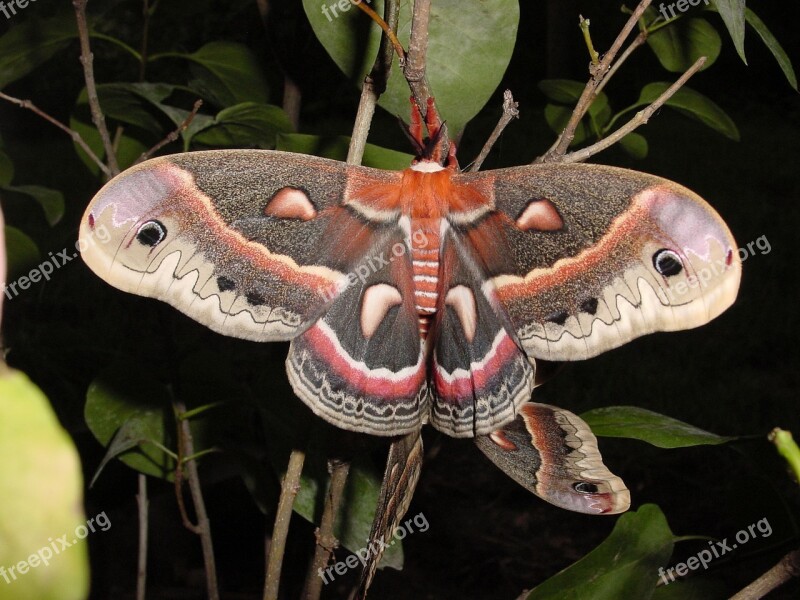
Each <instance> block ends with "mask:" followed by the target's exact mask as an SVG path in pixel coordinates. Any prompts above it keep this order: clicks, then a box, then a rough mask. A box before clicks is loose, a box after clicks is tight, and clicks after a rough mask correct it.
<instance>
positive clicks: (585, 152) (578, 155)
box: [557, 56, 706, 163]
mask: <svg viewBox="0 0 800 600" xmlns="http://www.w3.org/2000/svg"><path fill="white" fill-rule="evenodd" d="M705 62H706V57H705V56H701V57H700V58H698V59H697V61H696V62H695V63H694V64H693V65H692V66H691V67H690V68H689V70H687V71H686V72H685V73H684V74H683V75H681V76H680V77H679V78H678V80H677V81H676V82H675V83H673V84H672V85H671V86H669V88H667V89H666V90H665V91H664V93H663V94H661V95H660V96H659V97H658V98H656V101H655V102H653V103H652V104H651V105H650V106H648V107H647V108H645V109H643V110H640V111H639V112H638V113H636V116H634V117H633V119H631V120H630V121H628V122H627V123H625V125H623V126H622V127H620V128H619V129H617V130H616V131H615V132H614V133H612V134H611V135H609V136H608V137H605V138H603V139H602V140H600V141H599V142H597V143H596V144H592V145H591V146H588V147H586V148H582V149H581V150H577V151H575V152H570V153H569V154H567V155H565V156H562V157H561V158H560V159H559V160H558V161H557V162H562V163H574V162H582V161H584V160H586V159H588V158H589V157H590V156H594V155H595V154H597V153H598V152H601V151H603V150H605V149H606V148H608V147H610V146H613V145H614V144H616V143H617V142H618V141H620V140H621V139H622V138H624V137H625V136H626V135H628V134H629V133H630V132H632V131H633V130H634V129H636V128H637V127H639V126H640V125H644V124H645V123H647V121H648V120H649V119H650V117H651V116H653V113H655V112H656V111H657V110H658V109H659V108H661V107H662V106H663V105H664V103H665V102H666V101H667V100H669V99H670V98H671V97H672V96H673V95H674V94H675V92H677V91H678V90H679V89H680V88H681V87H683V85H684V84H685V83H686V82H687V81H688V80H689V78H690V77H691V76H692V75H694V74H695V73H697V71H699V70H700V69H701V68H702V66H703V65H704V64H705Z"/></svg>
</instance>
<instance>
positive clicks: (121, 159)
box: [69, 117, 147, 175]
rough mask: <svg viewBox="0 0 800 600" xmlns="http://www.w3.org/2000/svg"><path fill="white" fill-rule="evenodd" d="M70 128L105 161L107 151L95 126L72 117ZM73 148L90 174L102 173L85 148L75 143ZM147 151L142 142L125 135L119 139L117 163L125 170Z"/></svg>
mask: <svg viewBox="0 0 800 600" xmlns="http://www.w3.org/2000/svg"><path fill="white" fill-rule="evenodd" d="M69 126H70V127H71V128H72V129H73V130H74V131H77V132H78V133H79V134H80V135H81V137H82V138H83V140H84V141H85V142H86V144H87V145H88V146H89V148H91V149H92V151H93V152H94V154H95V156H97V157H98V158H99V159H100V160H103V159H104V157H105V151H104V148H103V142H102V140H101V139H100V134H99V133H97V128H96V127H95V126H94V125H90V124H88V123H85V122H84V121H80V120H78V119H77V118H76V117H70V120H69ZM73 146H74V148H75V152H77V153H78V157H79V158H80V159H81V161H82V162H83V163H84V164H85V165H86V167H87V168H88V169H89V172H90V173H92V174H93V175H98V174H99V173H100V168H99V167H98V166H97V164H95V162H94V161H93V160H92V159H90V158H89V156H88V155H87V154H86V153H85V152H84V151H83V148H81V147H80V146H78V145H77V144H75V143H74V142H73ZM146 150H147V146H146V145H144V144H143V143H142V142H140V141H139V140H137V139H135V138H132V137H130V136H129V135H126V134H124V133H123V134H122V136H120V138H119V142H118V143H117V163H118V164H119V167H120V169H123V170H124V169H127V168H128V167H130V166H131V165H132V164H133V163H134V162H136V160H137V159H138V158H139V157H140V156H141V155H142V152H145V151H146Z"/></svg>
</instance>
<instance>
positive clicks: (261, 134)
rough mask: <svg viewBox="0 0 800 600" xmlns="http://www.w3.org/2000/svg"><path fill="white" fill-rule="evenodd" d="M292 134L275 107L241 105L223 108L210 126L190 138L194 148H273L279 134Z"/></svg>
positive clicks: (281, 113) (269, 105) (287, 118)
mask: <svg viewBox="0 0 800 600" xmlns="http://www.w3.org/2000/svg"><path fill="white" fill-rule="evenodd" d="M291 130H292V124H291V123H290V122H289V117H287V116H286V113H285V112H284V111H283V109H281V108H280V107H278V106H273V105H271V104H256V103H255V102H244V103H242V104H236V105H235V106H231V107H230V108H225V109H223V110H222V111H220V112H219V114H217V116H216V118H215V119H214V121H213V123H211V124H209V125H208V126H206V127H205V128H204V129H202V130H201V131H199V132H198V133H196V134H195V135H194V137H193V138H191V141H192V142H193V143H195V144H203V145H204V146H212V147H225V146H228V147H230V146H233V147H252V146H256V147H259V148H267V149H271V148H275V138H276V136H277V135H278V134H279V133H285V132H289V131H291Z"/></svg>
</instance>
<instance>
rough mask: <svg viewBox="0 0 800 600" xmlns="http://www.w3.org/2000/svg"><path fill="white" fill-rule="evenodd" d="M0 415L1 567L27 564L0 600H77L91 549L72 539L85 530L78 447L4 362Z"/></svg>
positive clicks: (85, 583) (2, 586) (83, 593)
mask: <svg viewBox="0 0 800 600" xmlns="http://www.w3.org/2000/svg"><path fill="white" fill-rule="evenodd" d="M0 414H2V415H3V418H2V419H0V456H4V457H6V459H7V460H6V461H5V462H4V464H3V469H2V470H0V539H2V543H0V565H3V566H5V567H6V568H8V567H9V566H12V565H18V564H19V563H20V562H27V563H28V564H27V567H26V570H27V572H25V573H22V572H20V570H19V568H17V577H16V578H15V580H10V581H4V582H2V583H0V600H82V599H84V598H86V597H87V596H88V594H89V553H88V545H87V543H86V540H85V539H77V537H76V528H78V527H86V516H85V515H84V513H83V477H82V475H81V464H80V459H79V457H78V452H77V451H76V449H75V446H74V444H73V443H72V439H71V438H70V437H69V435H68V434H67V432H66V431H64V429H63V428H62V427H61V425H60V424H59V422H58V419H57V418H56V415H55V414H54V413H53V409H52V408H51V406H50V403H49V402H48V400H47V398H46V397H45V396H44V394H42V392H41V390H39V388H37V387H36V386H35V385H34V384H33V383H31V381H30V380H29V379H28V378H27V377H26V376H25V375H24V374H23V373H20V372H19V371H11V370H9V369H8V367H6V366H5V365H4V364H3V365H0ZM61 536H66V539H67V541H68V542H69V544H70V546H69V547H68V548H67V549H64V550H63V552H59V553H57V554H56V552H55V551H53V550H52V549H51V547H50V545H49V541H48V540H50V541H52V540H55V539H56V538H59V537H61ZM43 559H46V560H47V562H44V560H43ZM6 576H8V575H7V572H6Z"/></svg>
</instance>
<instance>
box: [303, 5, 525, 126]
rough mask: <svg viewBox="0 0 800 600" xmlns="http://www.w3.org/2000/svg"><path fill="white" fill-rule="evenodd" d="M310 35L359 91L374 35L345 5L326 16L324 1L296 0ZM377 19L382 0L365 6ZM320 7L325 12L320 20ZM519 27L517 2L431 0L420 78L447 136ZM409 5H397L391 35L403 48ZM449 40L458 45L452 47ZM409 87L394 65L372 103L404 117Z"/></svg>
mask: <svg viewBox="0 0 800 600" xmlns="http://www.w3.org/2000/svg"><path fill="white" fill-rule="evenodd" d="M303 6H304V8H305V11H306V15H307V16H308V19H309V21H310V22H311V26H312V27H313V29H314V33H315V34H316V36H317V38H318V39H319V40H320V42H321V43H322V45H323V46H324V47H325V49H326V50H327V51H328V54H330V55H331V58H333V60H334V62H336V64H337V65H338V66H339V68H340V69H341V70H342V72H343V73H344V74H345V75H346V76H347V77H348V78H349V79H350V80H351V81H352V82H353V83H354V84H355V85H358V86H360V85H361V84H362V82H363V81H364V76H365V75H366V74H367V73H368V72H369V70H370V69H371V68H372V65H373V63H374V62H375V56H376V54H377V51H378V45H379V42H380V35H381V30H380V28H379V27H378V26H377V25H375V24H374V23H373V22H372V21H371V20H370V19H369V17H368V16H367V15H365V14H364V13H363V12H362V11H360V10H359V9H358V8H356V7H355V6H353V5H351V4H347V7H348V8H347V11H346V12H338V5H337V15H338V16H333V15H332V13H331V11H330V8H329V6H330V5H329V4H327V3H326V4H323V5H320V3H319V2H318V1H317V0H303ZM371 6H372V8H374V9H375V10H376V11H377V12H378V14H383V1H382V0H376V1H375V2H373V3H372V5H371ZM323 9H327V16H326V14H325V11H324V10H323ZM518 24H519V4H518V2H517V0H437V1H436V2H433V3H432V7H431V21H430V31H429V40H428V55H427V73H428V79H429V81H430V84H431V89H432V93H433V95H434V96H435V98H436V103H437V105H438V107H439V110H440V112H441V113H442V118H443V119H444V120H446V121H447V125H448V127H449V130H450V134H451V135H452V136H456V135H457V134H458V133H459V132H460V131H461V130H462V129H463V128H464V126H465V125H466V124H467V122H468V121H469V120H470V119H472V117H474V116H475V115H476V114H477V113H478V111H479V110H480V109H481V108H482V107H483V106H484V105H485V104H486V102H487V101H488V100H489V98H490V97H491V95H492V93H493V92H494V90H495V89H496V88H497V86H498V85H499V83H500V80H501V79H502V77H503V73H505V70H506V67H507V66H508V63H509V61H510V59H511V53H512V51H513V49H514V42H515V40H516V36H517V26H518ZM410 29H411V2H403V3H401V6H400V21H399V27H398V38H399V39H400V41H401V42H402V43H403V45H404V47H408V39H409V33H410ZM454 40H457V41H455V42H454ZM408 96H409V93H408V85H407V84H406V82H405V79H404V78H403V76H402V73H400V70H399V68H397V64H396V61H395V66H394V68H393V69H392V73H391V76H390V79H389V87H388V89H387V91H386V93H385V94H383V95H382V96H381V98H380V100H379V105H380V106H382V107H383V108H384V109H386V110H387V111H389V112H390V113H392V114H394V115H400V116H402V117H404V118H405V117H406V115H408V114H409V110H410V107H409V103H408Z"/></svg>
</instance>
